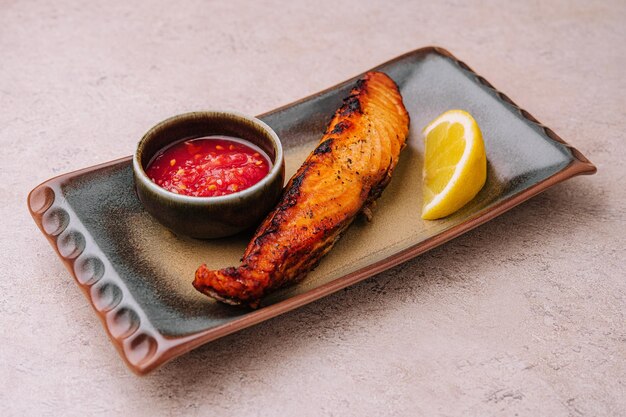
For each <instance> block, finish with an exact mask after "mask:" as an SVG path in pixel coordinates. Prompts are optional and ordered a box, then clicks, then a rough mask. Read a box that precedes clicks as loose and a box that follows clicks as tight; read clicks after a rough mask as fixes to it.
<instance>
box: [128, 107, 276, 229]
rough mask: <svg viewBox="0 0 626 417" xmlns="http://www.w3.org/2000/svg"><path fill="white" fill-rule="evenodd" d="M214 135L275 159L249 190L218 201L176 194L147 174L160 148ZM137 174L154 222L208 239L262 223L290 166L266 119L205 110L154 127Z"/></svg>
mask: <svg viewBox="0 0 626 417" xmlns="http://www.w3.org/2000/svg"><path fill="white" fill-rule="evenodd" d="M211 135H224V136H231V137H236V138H240V139H243V140H245V141H248V142H251V143H253V144H254V145H256V146H258V147H259V148H261V149H262V150H263V151H265V153H266V154H267V155H268V156H269V157H270V159H271V162H272V167H271V169H270V171H269V172H268V174H267V175H266V176H265V177H263V179H261V181H259V182H258V183H256V184H254V185H253V186H251V187H249V188H246V189H244V190H242V191H239V192H236V193H233V194H228V195H224V196H217V197H192V196H186V195H180V194H175V193H173V192H170V191H167V190H165V189H164V188H161V187H160V186H158V185H157V184H155V183H154V182H153V181H152V180H151V179H150V178H149V177H148V176H147V175H146V172H145V169H146V167H147V166H148V164H149V163H150V161H151V160H152V158H153V157H154V156H155V155H156V153H157V152H158V151H160V150H161V149H163V148H165V147H166V146H168V145H170V144H172V143H174V142H178V141H180V140H183V139H191V138H199V137H203V136H211ZM133 172H134V177H135V188H136V191H137V196H138V197H139V200H141V202H142V203H143V205H144V207H145V208H146V210H147V211H148V212H149V213H150V214H151V215H152V216H153V217H154V218H156V219H157V220H158V221H159V222H161V223H162V224H163V225H164V226H165V227H167V228H168V229H171V230H172V231H173V232H175V233H177V234H183V235H186V236H191V237H195V238H203V239H204V238H219V237H224V236H230V235H234V234H236V233H238V232H241V231H243V230H246V229H248V228H251V227H254V226H256V225H258V224H259V223H260V222H261V220H263V217H264V216H265V215H266V214H267V213H268V212H269V211H270V210H271V209H272V208H273V207H274V205H275V204H276V202H277V201H278V198H279V197H280V194H281V192H282V188H283V182H284V179H285V162H284V159H283V149H282V146H281V143H280V140H279V138H278V136H277V135H276V133H275V132H274V131H273V130H272V129H271V128H270V127H269V126H268V125H266V124H265V123H263V122H262V121H260V120H258V119H256V118H254V117H249V116H246V115H243V114H240V113H237V112H231V111H204V112H193V113H186V114H181V115H178V116H174V117H172V118H169V119H167V120H165V121H163V122H161V123H159V124H158V125H156V126H155V127H153V128H152V129H150V130H149V131H148V132H147V133H146V134H145V135H144V136H143V138H141V140H140V141H139V144H138V145H137V151H136V152H135V155H134V158H133Z"/></svg>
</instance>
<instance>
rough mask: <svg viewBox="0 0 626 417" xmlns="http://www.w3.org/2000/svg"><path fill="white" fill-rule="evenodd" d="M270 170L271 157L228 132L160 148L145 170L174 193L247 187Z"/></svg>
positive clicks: (199, 193)
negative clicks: (232, 136)
mask: <svg viewBox="0 0 626 417" xmlns="http://www.w3.org/2000/svg"><path fill="white" fill-rule="evenodd" d="M269 170H270V161H269V158H268V157H267V156H266V155H265V153H264V152H263V151H262V150H261V149H259V148H257V147H256V146H255V145H253V144H251V143H248V142H245V143H244V142H243V141H242V140H240V139H236V138H231V137H228V136H207V137H203V138H197V139H188V140H183V141H181V142H177V143H175V144H173V145H171V146H169V147H167V148H165V149H163V150H161V151H159V153H157V155H156V156H155V157H154V159H152V161H150V163H149V164H148V168H147V169H146V173H147V174H148V177H150V179H152V181H154V183H156V184H157V185H159V186H161V187H163V188H165V189H166V190H168V191H171V192H173V193H176V194H184V195H189V196H195V197H215V196H220V195H226V194H232V193H235V192H237V191H241V190H245V189H246V188H248V187H251V186H253V185H254V184H256V183H257V182H259V181H260V180H261V179H262V178H263V177H265V176H266V175H267V173H268V172H269Z"/></svg>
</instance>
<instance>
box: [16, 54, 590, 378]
mask: <svg viewBox="0 0 626 417" xmlns="http://www.w3.org/2000/svg"><path fill="white" fill-rule="evenodd" d="M374 69H375V70H378V71H383V72H385V73H387V74H388V75H389V76H391V77H392V78H393V79H394V80H395V81H396V83H397V84H398V86H399V87H400V91H401V93H402V96H403V98H404V103H405V105H406V107H407V110H408V111H409V114H410V116H411V129H410V133H409V138H408V146H407V147H406V149H405V150H404V151H403V153H402V156H401V157H400V163H399V165H398V167H397V168H396V171H395V173H394V178H393V180H392V181H391V184H390V185H389V186H388V187H387V189H386V191H385V192H384V193H383V196H382V197H381V198H380V200H379V201H378V204H377V206H376V208H375V211H374V217H373V219H372V222H370V223H368V222H366V221H363V220H362V219H357V221H355V222H354V223H353V225H352V226H351V227H350V229H349V230H348V232H347V233H346V234H345V235H344V236H343V237H342V238H341V240H340V241H339V242H338V243H337V245H336V246H335V248H333V250H332V251H331V252H330V253H329V254H328V255H327V256H326V257H325V258H324V259H323V260H322V262H321V263H320V265H319V266H318V267H317V268H316V269H315V270H314V271H312V272H311V273H310V274H309V275H308V277H307V278H306V279H304V280H303V281H301V282H299V283H297V284H295V285H293V286H291V287H287V288H284V289H281V290H279V291H277V292H275V293H273V294H271V295H270V296H268V297H267V298H266V299H264V301H263V304H262V305H261V308H259V309H258V310H246V309H242V308H238V307H232V306H228V305H224V304H221V303H218V302H216V301H214V300H211V299H209V298H207V297H205V296H204V295H202V294H200V293H198V292H197V291H196V290H195V289H194V288H193V287H192V285H191V282H192V281H193V277H194V272H195V269H196V268H197V267H198V266H199V265H200V264H201V263H203V262H204V263H206V264H207V265H208V266H209V267H211V268H221V267H225V266H232V265H237V264H238V261H239V258H240V257H241V255H242V253H243V251H244V249H245V247H246V244H247V242H248V240H249V238H250V234H246V233H244V234H240V235H237V236H233V237H229V238H223V239H215V240H210V241H202V240H194V239H191V238H186V237H182V236H176V235H174V234H173V233H172V232H170V231H169V230H167V229H166V228H165V227H163V226H162V225H161V224H160V223H158V222H157V221H156V220H155V219H154V218H152V217H151V216H150V215H149V214H148V213H147V212H146V211H145V210H144V208H143V206H142V205H141V203H140V202H139V200H138V199H137V197H136V195H135V192H134V189H133V187H134V185H133V171H132V167H131V158H130V157H128V158H123V159H120V160H116V161H111V162H107V163H104V164H101V165H98V166H94V167H90V168H86V169H83V170H80V171H76V172H72V173H68V174H65V175H61V176H59V177H56V178H53V179H50V180H48V181H46V182H44V183H43V184H41V185H39V186H38V187H36V188H35V189H34V190H33V191H32V192H31V193H30V195H29V197H28V206H29V209H30V212H31V214H32V216H33V218H34V219H35V222H36V223H37V225H38V226H39V228H40V229H41V231H42V232H43V234H44V235H45V236H46V238H47V239H48V240H49V241H50V243H51V245H52V247H53V248H54V249H55V250H56V251H57V253H58V255H59V257H60V258H61V260H62V261H63V263H64V264H65V266H66V267H67V269H68V270H69V271H70V273H71V274H72V275H73V276H74V278H75V279H76V282H77V283H78V285H79V286H80V288H81V289H82V290H83V292H84V293H85V295H86V296H87V299H88V300H89V302H90V303H91V304H92V306H93V308H94V310H95V311H96V313H97V315H98V317H99V318H100V319H101V321H102V323H103V325H104V328H105V329H106V331H107V333H108V335H109V337H110V338H111V340H112V342H113V344H114V345H115V347H116V348H117V349H118V351H119V352H120V354H121V356H122V358H123V359H124V360H125V362H126V363H127V364H128V366H129V367H130V368H131V369H132V370H133V371H134V372H136V373H138V374H145V373H148V372H150V371H151V370H154V369H155V368H157V367H159V366H160V365H162V364H163V363H165V362H167V361H169V360H171V359H173V358H175V357H177V356H179V355H181V354H183V353H185V352H188V351H190V350H192V349H194V348H196V347H198V346H200V345H202V344H204V343H207V342H209V341H211V340H215V339H217V338H219V337H222V336H225V335H227V334H230V333H233V332H236V331H238V330H240V329H242V328H245V327H249V326H252V325H254V324H257V323H259V322H261V321H264V320H267V319H269V318H271V317H275V316H277V315H279V314H282V313H284V312H286V311H289V310H292V309H294V308H297V307H299V306H302V305H304V304H307V303H310V302H311V301H314V300H316V299H318V298H321V297H323V296H325V295H328V294H330V293H333V292H335V291H337V290H339V289H341V288H344V287H346V286H348V285H351V284H353V283H355V282H358V281H360V280H363V279H365V278H367V277H370V276H372V275H374V274H376V273H378V272H381V271H383V270H385V269H388V268H390V267H392V266H394V265H397V264H399V263H401V262H403V261H406V260H408V259H410V258H412V257H414V256H417V255H419V254H420V253H423V252H425V251H427V250H429V249H432V248H433V247H435V246H438V245H440V244H442V243H444V242H446V241H448V240H450V239H452V238H454V237H456V236H459V235H460V234H462V233H464V232H466V231H468V230H470V229H472V228H474V227H476V226H478V225H480V224H482V223H484V222H486V221H488V220H490V219H492V218H494V217H496V216H498V215H500V214H502V213H503V212H505V211H507V210H509V209H511V208H512V207H514V206H516V205H518V204H520V203H521V202H523V201H525V200H527V199H529V198H531V197H532V196H534V195H536V194H538V193H540V192H541V191H543V190H545V189H547V188H549V187H551V186H553V185H554V184H557V183H559V182H561V181H564V180H566V179H568V178H571V177H573V176H575V175H579V174H593V173H594V172H595V171H596V168H595V167H594V166H593V164H592V163H591V162H589V161H588V160H587V159H586V158H585V157H584V156H583V155H582V154H581V153H580V152H579V151H578V150H576V149H575V148H573V147H572V146H570V145H568V144H567V143H565V142H564V141H563V140H562V139H561V138H560V137H559V136H557V135H556V134H555V133H554V132H553V131H552V130H550V129H549V128H547V127H545V126H543V125H541V124H540V123H539V122H538V121H537V120H536V119H535V118H534V117H532V116H531V115H530V114H528V113H527V112H526V111H524V110H522V109H520V108H519V107H518V106H517V105H515V104H514V103H513V102H512V101H511V100H510V99H509V98H508V97H507V96H505V95H504V94H502V93H501V92H499V91H498V90H496V89H495V88H494V87H492V86H491V85H490V84H489V83H488V82H487V81H485V79H483V78H482V77H480V76H479V75H477V74H476V73H474V72H473V71H472V70H471V69H470V68H469V67H468V66H467V65H465V64H464V63H463V62H461V61H459V60H458V59H456V58H455V57H454V56H452V55H451V54H450V53H449V52H448V51H446V50H444V49H441V48H435V47H428V48H422V49H418V50H416V51H413V52H410V53H407V54H405V55H402V56H400V57H398V58H396V59H393V60H391V61H389V62H387V63H384V64H382V65H380V66H378V67H376V68H374ZM357 78H358V77H355V78H352V79H350V80H347V81H345V82H343V83H341V84H338V85H336V86H334V87H331V88H329V89H327V90H325V91H322V92H320V93H317V94H314V95H312V96H309V97H307V98H304V99H302V100H300V101H298V102H295V103H292V104H289V105H287V106H284V107H281V108H279V109H276V110H273V111H271V112H268V113H265V114H263V115H261V116H259V118H260V119H261V120H263V121H264V122H265V123H267V124H268V125H269V126H270V127H272V128H273V129H274V131H275V132H276V133H277V134H278V136H279V137H280V138H281V141H282V144H283V148H284V155H285V164H286V176H287V178H289V177H290V176H291V175H292V174H293V173H294V172H295V170H296V169H297V168H298V166H299V165H300V164H301V163H302V162H303V160H304V158H305V157H306V155H307V154H308V153H309V152H310V151H311V150H312V149H314V147H315V146H316V144H317V142H318V140H319V139H320V138H321V135H322V133H323V131H324V128H325V125H326V123H327V122H328V121H329V120H330V118H331V116H332V114H333V113H334V111H335V110H336V109H337V108H338V107H339V106H340V104H341V102H342V100H343V98H344V97H346V96H347V94H348V92H349V90H350V88H351V86H352V85H353V83H354V82H355V80H356V79H357ZM457 108H458V109H464V110H466V111H468V112H470V113H471V114H472V115H473V116H474V118H475V119H476V120H477V122H478V124H479V126H480V128H481V130H482V133H483V136H484V141H485V146H486V150H487V160H488V172H487V183H486V184H485V187H484V188H483V189H482V191H481V192H480V193H479V194H478V195H477V196H476V198H475V199H474V200H472V201H471V202H470V203H469V204H468V205H466V206H465V207H463V208H462V209H461V210H460V211H458V212H456V213H455V214H453V215H451V216H449V217H447V218H445V219H442V220H437V221H425V220H422V219H421V218H420V213H421V206H422V201H421V194H422V192H421V181H422V155H423V143H422V139H421V137H420V131H421V129H422V128H423V127H424V126H425V125H426V124H427V123H428V122H429V121H430V120H432V119H433V118H435V117H436V116H437V115H439V114H441V113H442V112H444V111H446V110H449V109H457Z"/></svg>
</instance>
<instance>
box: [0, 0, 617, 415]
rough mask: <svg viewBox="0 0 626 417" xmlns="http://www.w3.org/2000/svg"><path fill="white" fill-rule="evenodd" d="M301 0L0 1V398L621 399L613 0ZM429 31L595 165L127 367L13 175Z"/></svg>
mask: <svg viewBox="0 0 626 417" xmlns="http://www.w3.org/2000/svg"><path fill="white" fill-rule="evenodd" d="M312 3H313V2H308V1H292V2H286V1H255V2H252V1H249V2H245V1H229V2H226V1H224V2H212V1H179V2H173V1H144V0H142V1H132V2H122V1H117V2H113V1H100V2H79V1H66V0H59V1H47V2H46V1H12V0H0V145H1V146H2V159H1V163H0V201H2V204H1V205H0V219H2V225H3V228H2V230H3V237H2V239H1V240H0V253H1V254H2V256H1V257H0V267H1V270H2V277H3V279H2V280H0V318H1V319H0V320H1V321H0V339H1V340H2V342H1V343H0V408H1V409H3V411H2V413H1V414H2V415H3V416H7V415H19V416H22V415H65V416H73V415H76V416H83V415H139V416H142V415H145V416H152V415H177V414H184V415H208V414H212V415H238V416H241V415H259V416H272V415H304V416H326V415H328V416H330V415H342V416H364V415H411V416H412V415H444V416H447V415H470V416H471V415H476V416H485V415H505V416H512V415H519V416H538V415H550V416H579V415H588V416H598V415H616V416H617V415H625V414H626V387H625V384H626V316H625V315H626V276H625V275H626V273H625V272H624V271H625V270H626V264H625V258H626V253H625V248H626V238H625V236H626V230H625V229H626V215H625V209H624V206H625V205H626V187H625V186H624V183H625V181H626V169H625V168H624V166H625V165H624V162H623V161H624V160H626V153H625V151H624V132H626V94H625V93H626V77H625V76H624V68H626V47H625V44H626V24H624V21H626V3H624V1H607V2H589V1H579V2H571V1H528V2H506V1H502V2H486V1H476V2H460V1H459V2H457V1H442V2H432V3H424V4H420V2H409V1H406V2H391V1H367V2H365V1H360V2H348V1H346V2H340V1H322V2H316V5H315V6H311V4H312ZM472 3H474V4H472ZM431 44H435V45H440V46H443V47H445V48H447V49H449V50H450V51H451V52H452V53H454V54H456V55H457V56H458V57H459V58H460V59H462V60H464V61H465V62H467V63H468V64H469V65H470V66H471V67H472V68H473V69H475V70H476V71H477V72H478V73H480V74H481V75H483V76H485V78H487V79H488V80H489V81H490V82H491V83H493V84H494V85H495V86H496V87H497V88H499V89H501V90H502V91H504V92H505V93H507V94H508V95H509V96H510V97H511V98H512V99H513V100H514V101H516V102H517V103H518V104H520V105H521V106H522V107H524V108H525V109H527V110H528V111H530V113H532V114H533V115H535V116H536V117H538V118H539V119H540V120H541V121H542V122H543V123H545V124H546V125H548V126H550V127H552V128H553V129H554V130H555V131H556V132H557V133H558V134H560V135H561V136H562V137H563V138H565V139H566V140H567V141H569V142H571V143H572V144H573V145H574V146H576V147H577V148H579V149H580V150H581V151H582V152H583V153H584V154H585V155H587V156H588V157H589V158H590V159H591V160H592V161H593V162H594V163H595V164H596V165H597V166H598V169H599V172H598V174H597V175H596V176H594V177H580V178H576V179H574V180H571V181H569V182H567V183H565V184H562V185H559V186H557V187H555V188H553V189H551V190H549V191H547V192H546V193H544V194H542V195H540V196H538V197H537V198H534V199H533V200H531V201H529V202H527V203H525V204H523V205H522V206H520V207H518V208H516V209H514V210H512V211H511V212H509V213H507V214H505V215H503V216H502V217H500V218H498V219H496V220H494V221H492V222H490V223H488V224H486V225H484V226H482V227H480V228H479V229H477V230H474V231H472V232H470V233H468V234H466V235H464V236H463V237H460V238H458V239H456V240H454V241H453V242H451V243H448V244H446V245H444V246H442V247H440V248H438V249H436V250H433V251H431V252H429V253H427V254H426V255H423V256H421V257H419V258H417V259H414V260H412V261H410V262H407V263H405V264H403V265H401V266H399V267H396V268H394V269H392V270H390V271H387V272H386V273H383V274H380V275H378V276H376V277H374V278H371V279H369V280H367V281H365V282H363V283H361V284H358V285H355V286H353V287H351V288H349V289H347V290H344V291H342V292H340V293H338V294H335V295H333V296H330V297H328V298H326V299H324V300H321V301H318V302H315V303H313V304H311V305H309V306H306V307H305V308H302V309H300V310H298V311H295V312H292V313H289V314H286V315H284V316H282V317H279V318H277V319H274V320H271V321H269V322H266V323H264V324H261V325H259V326H256V327H253V328H251V329H247V330H245V331H242V332H240V333H237V334H235V335H232V336H229V337H227V338H224V339H222V340H219V341H217V342H215V343H211V344H209V345H207V346H205V347H203V348H200V349H198V350H197V351H195V352H193V353H191V354H189V355H186V356H184V357H182V358H179V359H177V360H175V361H173V362H171V363H169V364H168V365H166V366H165V367H164V368H162V369H160V370H158V371H156V372H155V373H154V374H152V375H150V376H148V377H145V378H138V377H136V376H134V375H133V374H131V373H130V372H129V371H128V370H127V369H126V368H125V366H124V364H123V363H122V361H121V360H120V359H119V357H118V354H117V352H116V351H115V350H114V348H113V347H112V346H111V344H110V343H109V341H108V339H107V337H106V336H105V333H104V331H103V329H102V328H101V325H100V323H99V322H98V320H97V318H96V316H95V314H94V313H93V312H92V310H91V308H90V307H89V306H88V304H87V301H86V300H85V299H84V297H83V295H82V294H81V292H80V291H79V289H78V287H77V286H76V285H75V283H74V282H73V280H72V279H71V277H70V275H69V274H68V273H67V272H66V270H65V269H64V268H63V266H62V264H61V263H60V262H59V260H58V259H57V258H56V256H55V254H54V253H53V250H52V249H51V248H50V247H49V245H48V243H47V242H46V240H45V239H44V238H43V236H41V234H40V233H39V231H38V230H37V229H36V227H35V224H34V222H33V221H32V219H31V218H30V216H29V214H28V212H27V210H26V204H25V201H26V195H27V193H28V191H29V190H30V189H31V188H33V187H34V186H35V185H37V184H38V183H39V182H41V181H43V180H45V179H47V178H49V177H51V176H54V175H56V174H60V173H64V172H67V171H71V170H75V169H78V168H82V167H85V166H89V165H93V164H97V163H100V162H104V161H108V160H111V159H113V158H117V157H121V156H126V155H128V154H130V153H132V151H133V148H134V146H135V143H136V141H137V140H138V138H139V137H140V136H141V135H142V133H143V132H144V131H146V130H147V129H148V128H149V127H150V126H151V125H153V124H154V123H156V122H158V121H159V120H161V119H163V118H166V117H168V116H171V115H173V114H176V113H181V112H185V111H188V110H196V109H202V108H210V107H226V108H233V109H238V110H240V111H243V112H246V113H250V114H258V113H261V112H264V111H267V110H270V109H272V108H274V107H276V106H280V105H283V104H285V103H288V102H291V101H293V100H295V99H298V98H300V97H302V96H305V95H308V94H311V93H314V92H316V91H318V90H320V89H323V88H326V87H328V86H330V85H333V84H335V83H337V82H340V81H343V80H344V79H346V78H348V77H351V76H353V75H355V74H357V73H360V72H362V71H364V70H366V69H368V68H370V67H372V66H374V65H376V64H379V63H381V62H383V61H385V60H387V59H390V58H393V57H395V56H396V55H398V54H401V53H404V52H407V51H409V50H413V49H416V48H418V47H421V46H427V45H431Z"/></svg>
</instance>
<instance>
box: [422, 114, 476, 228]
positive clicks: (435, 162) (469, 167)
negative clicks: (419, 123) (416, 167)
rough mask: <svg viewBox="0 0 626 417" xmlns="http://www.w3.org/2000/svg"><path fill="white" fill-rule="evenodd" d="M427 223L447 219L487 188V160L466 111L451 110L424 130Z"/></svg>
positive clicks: (425, 217)
mask: <svg viewBox="0 0 626 417" xmlns="http://www.w3.org/2000/svg"><path fill="white" fill-rule="evenodd" d="M423 135H424V140H425V144H426V152H425V155H424V187H423V191H424V206H423V208H422V218H423V219H426V220H434V219H440V218H442V217H446V216H448V215H450V214H452V213H454V212H455V211H457V210H458V209H460V208H461V207H463V206H464V205H465V204H467V203H468V202H469V201H470V200H472V199H473V198H474V197H475V196H476V194H478V192H479V191H480V190H481V188H483V186H484V185H485V180H486V178H487V157H486V155H485V145H484V142H483V137H482V134H481V132H480V129H479V127H478V124H477V123H476V120H474V118H473V117H472V116H471V115H470V114H469V113H467V112H465V111H463V110H449V111H447V112H445V113H443V114H441V115H440V116H439V117H437V118H436V119H435V120H433V121H432V122H430V124H429V125H428V126H426V128H424V131H423Z"/></svg>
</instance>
